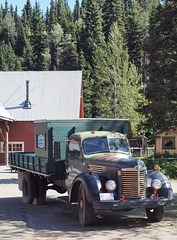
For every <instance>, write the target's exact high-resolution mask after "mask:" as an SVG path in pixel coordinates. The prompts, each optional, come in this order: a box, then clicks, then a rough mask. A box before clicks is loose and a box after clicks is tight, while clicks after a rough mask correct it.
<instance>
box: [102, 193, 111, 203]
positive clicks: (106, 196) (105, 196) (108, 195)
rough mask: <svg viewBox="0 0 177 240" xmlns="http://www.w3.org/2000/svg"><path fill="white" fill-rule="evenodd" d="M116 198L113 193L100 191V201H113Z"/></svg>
mask: <svg viewBox="0 0 177 240" xmlns="http://www.w3.org/2000/svg"><path fill="white" fill-rule="evenodd" d="M111 200H114V194H113V193H100V201H111Z"/></svg>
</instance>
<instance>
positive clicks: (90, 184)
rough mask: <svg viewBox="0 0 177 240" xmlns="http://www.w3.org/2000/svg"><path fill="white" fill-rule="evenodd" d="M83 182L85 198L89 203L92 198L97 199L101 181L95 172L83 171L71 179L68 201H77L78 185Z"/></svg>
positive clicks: (91, 201)
mask: <svg viewBox="0 0 177 240" xmlns="http://www.w3.org/2000/svg"><path fill="white" fill-rule="evenodd" d="M81 183H82V184H83V186H84V189H85V194H86V197H87V200H88V202H89V203H90V204H92V203H93V201H94V200H99V193H100V192H101V188H102V185H101V181H100V179H99V177H98V175H96V174H95V173H89V172H84V173H81V174H79V175H78V176H77V177H76V178H75V179H74V181H73V184H72V187H71V192H70V194H69V201H70V203H73V202H77V201H78V189H79V185H80V184H81Z"/></svg>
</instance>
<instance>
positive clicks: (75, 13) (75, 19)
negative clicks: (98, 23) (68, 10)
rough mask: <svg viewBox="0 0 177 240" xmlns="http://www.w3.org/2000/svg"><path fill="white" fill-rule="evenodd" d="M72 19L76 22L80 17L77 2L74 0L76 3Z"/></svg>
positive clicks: (77, 0)
mask: <svg viewBox="0 0 177 240" xmlns="http://www.w3.org/2000/svg"><path fill="white" fill-rule="evenodd" d="M73 17H74V22H76V21H78V20H79V19H80V17H81V13H80V5H79V0H76V3H75V5H74V12H73Z"/></svg>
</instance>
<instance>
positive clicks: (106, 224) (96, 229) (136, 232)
mask: <svg viewBox="0 0 177 240" xmlns="http://www.w3.org/2000/svg"><path fill="white" fill-rule="evenodd" d="M172 187H173V191H174V195H175V204H174V205H173V206H170V207H167V208H166V211H165V217H164V219H163V221H161V222H160V223H150V222H148V220H147V218H146V215H145V212H144V210H136V211H135V210H133V211H131V212H128V213H126V214H125V213H122V214H121V213H103V214H102V213H101V214H100V215H98V216H97V219H96V222H95V224H94V226H90V227H82V226H81V225H80V224H79V222H78V216H77V206H76V205H70V204H69V203H68V202H67V195H66V194H65V195H59V194H58V193H57V192H55V191H52V190H50V191H49V192H48V194H47V199H46V203H45V205H41V206H34V205H26V204H24V203H22V199H21V192H20V191H19V190H18V185H17V173H14V172H12V173H11V171H10V168H9V167H6V166H0V239H12V240H21V239H23V240H26V239H27V240H28V239H30V240H33V239H35V240H42V239H44V240H50V239H64V240H71V239H78V240H81V239H86V238H89V239H90V240H123V239H124V240H128V239H129V240H134V239H136V240H137V239H141V240H144V239H146V240H147V239H153V240H161V239H163V240H177V182H172Z"/></svg>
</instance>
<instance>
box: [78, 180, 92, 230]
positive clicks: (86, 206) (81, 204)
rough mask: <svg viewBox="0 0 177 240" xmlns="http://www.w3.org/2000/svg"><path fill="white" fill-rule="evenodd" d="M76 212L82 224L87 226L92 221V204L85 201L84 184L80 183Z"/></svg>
mask: <svg viewBox="0 0 177 240" xmlns="http://www.w3.org/2000/svg"><path fill="white" fill-rule="evenodd" d="M78 213H79V222H80V224H81V225H82V226H88V225H90V224H92V223H93V222H94V219H95V216H94V209H93V206H92V204H90V203H89V202H88V201H87V197H86V194H85V190H84V186H83V184H82V183H81V184H80V186H79V191H78Z"/></svg>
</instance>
